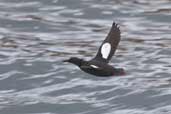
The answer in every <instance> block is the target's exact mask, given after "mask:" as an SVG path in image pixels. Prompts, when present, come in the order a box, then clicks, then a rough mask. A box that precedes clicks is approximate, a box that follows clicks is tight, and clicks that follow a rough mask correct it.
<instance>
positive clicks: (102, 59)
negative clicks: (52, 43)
mask: <svg viewBox="0 0 171 114" xmlns="http://www.w3.org/2000/svg"><path fill="white" fill-rule="evenodd" d="M120 34H121V32H120V29H119V27H118V24H116V23H115V22H113V24H112V27H111V29H110V31H109V33H108V35H107V37H106V38H105V40H104V41H103V43H102V44H101V46H100V48H99V50H98V52H97V54H96V56H95V57H94V58H93V59H91V60H89V61H86V60H84V59H80V58H77V57H71V58H69V59H67V60H64V61H63V62H69V63H72V64H75V65H77V66H78V67H79V68H80V69H81V70H83V71H84V72H86V73H89V74H92V75H96V76H101V77H108V76H120V75H124V74H125V72H124V69H123V68H115V67H113V66H111V65H109V64H108V63H109V61H110V60H111V58H112V56H113V55H114V53H115V51H116V49H117V46H118V44H119V42H120Z"/></svg>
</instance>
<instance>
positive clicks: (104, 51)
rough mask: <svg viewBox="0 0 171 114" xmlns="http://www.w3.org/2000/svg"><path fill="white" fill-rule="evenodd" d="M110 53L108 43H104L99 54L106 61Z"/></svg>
mask: <svg viewBox="0 0 171 114" xmlns="http://www.w3.org/2000/svg"><path fill="white" fill-rule="evenodd" d="M110 51H111V45H110V44H109V43H104V44H103V45H102V48H101V54H102V57H103V58H104V59H107V58H108V56H109V54H110Z"/></svg>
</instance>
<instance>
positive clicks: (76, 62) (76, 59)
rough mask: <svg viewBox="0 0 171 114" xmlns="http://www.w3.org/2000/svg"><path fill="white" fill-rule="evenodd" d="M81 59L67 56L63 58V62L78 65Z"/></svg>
mask: <svg viewBox="0 0 171 114" xmlns="http://www.w3.org/2000/svg"><path fill="white" fill-rule="evenodd" d="M81 61H82V59H80V58H77V57H71V58H69V59H67V60H63V62H69V63H73V64H75V65H78V66H80V65H81Z"/></svg>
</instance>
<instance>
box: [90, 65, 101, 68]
mask: <svg viewBox="0 0 171 114" xmlns="http://www.w3.org/2000/svg"><path fill="white" fill-rule="evenodd" d="M90 66H91V67H93V68H99V67H98V66H96V65H90Z"/></svg>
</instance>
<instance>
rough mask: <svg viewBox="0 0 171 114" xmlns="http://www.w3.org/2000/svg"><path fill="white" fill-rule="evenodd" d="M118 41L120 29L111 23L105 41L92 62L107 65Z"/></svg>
mask: <svg viewBox="0 0 171 114" xmlns="http://www.w3.org/2000/svg"><path fill="white" fill-rule="evenodd" d="M119 41H120V29H119V27H118V25H117V24H116V23H113V25H112V28H111V30H110V32H109V33H108V35H107V37H106V39H105V40H104V41H103V43H102V44H101V46H100V48H99V50H98V52H97V54H96V56H95V58H93V59H92V60H96V61H101V62H105V63H108V62H109V60H110V59H111V58H112V56H113V54H114V53H115V51H116V49H117V46H118V44H119Z"/></svg>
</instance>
